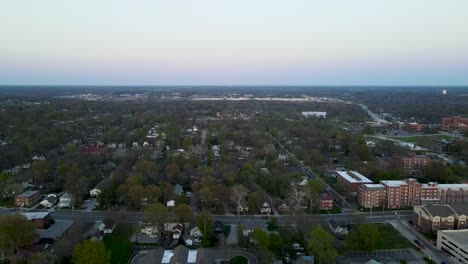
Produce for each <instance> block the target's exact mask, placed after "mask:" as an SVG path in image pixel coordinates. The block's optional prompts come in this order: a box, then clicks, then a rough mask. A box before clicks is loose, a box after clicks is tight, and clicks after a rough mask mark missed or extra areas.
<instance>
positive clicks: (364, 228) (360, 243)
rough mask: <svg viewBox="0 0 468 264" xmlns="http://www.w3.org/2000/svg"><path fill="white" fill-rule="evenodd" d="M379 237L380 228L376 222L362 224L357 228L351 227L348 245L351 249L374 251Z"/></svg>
mask: <svg viewBox="0 0 468 264" xmlns="http://www.w3.org/2000/svg"><path fill="white" fill-rule="evenodd" d="M378 238H379V230H378V228H377V226H376V225H375V224H369V223H366V224H360V225H359V227H358V228H357V229H351V232H350V233H349V235H348V236H347V237H346V247H347V248H348V249H350V250H368V251H372V250H374V249H375V244H376V242H377V240H378Z"/></svg>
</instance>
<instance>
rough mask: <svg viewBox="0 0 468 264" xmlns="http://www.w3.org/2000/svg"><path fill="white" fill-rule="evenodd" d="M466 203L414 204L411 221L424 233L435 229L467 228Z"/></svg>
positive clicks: (467, 211)
mask: <svg viewBox="0 0 468 264" xmlns="http://www.w3.org/2000/svg"><path fill="white" fill-rule="evenodd" d="M467 215H468V204H452V205H449V204H440V205H433V204H428V205H416V206H415V207H414V209H413V223H414V224H415V225H416V226H417V227H418V229H419V231H421V232H422V233H424V234H429V233H431V232H434V233H435V232H437V230H456V229H467V228H468V223H467Z"/></svg>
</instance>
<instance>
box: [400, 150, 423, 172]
mask: <svg viewBox="0 0 468 264" xmlns="http://www.w3.org/2000/svg"><path fill="white" fill-rule="evenodd" d="M395 158H396V163H397V164H398V165H399V166H400V167H401V168H403V170H404V171H405V172H406V173H408V174H416V173H418V172H420V171H421V169H422V168H424V167H426V166H427V165H429V162H431V158H429V157H428V156H426V155H416V153H414V152H410V153H408V155H405V156H399V157H395Z"/></svg>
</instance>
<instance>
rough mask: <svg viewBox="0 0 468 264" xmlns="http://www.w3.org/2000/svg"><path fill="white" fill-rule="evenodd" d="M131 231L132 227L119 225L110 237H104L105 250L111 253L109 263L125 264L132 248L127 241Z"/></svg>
mask: <svg viewBox="0 0 468 264" xmlns="http://www.w3.org/2000/svg"><path fill="white" fill-rule="evenodd" d="M133 231H134V225H131V224H119V225H118V226H117V228H116V229H115V231H114V233H113V234H112V235H110V236H105V237H104V239H103V241H104V244H106V248H107V249H108V250H111V251H112V257H111V263H117V264H125V261H126V260H127V257H128V255H129V254H130V252H131V250H132V247H133V244H132V243H131V242H130V240H129V239H130V236H131V235H132V233H133Z"/></svg>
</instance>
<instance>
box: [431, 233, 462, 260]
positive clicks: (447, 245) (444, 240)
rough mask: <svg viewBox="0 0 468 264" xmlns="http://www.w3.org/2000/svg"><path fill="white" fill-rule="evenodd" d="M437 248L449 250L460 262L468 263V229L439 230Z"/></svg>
mask: <svg viewBox="0 0 468 264" xmlns="http://www.w3.org/2000/svg"><path fill="white" fill-rule="evenodd" d="M437 248H438V249H439V250H443V251H446V252H448V253H449V254H450V255H451V256H452V257H453V258H454V259H456V262H458V263H468V229H463V230H440V231H438V232H437Z"/></svg>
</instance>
